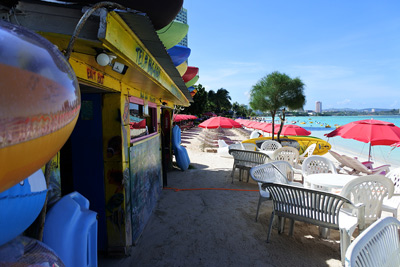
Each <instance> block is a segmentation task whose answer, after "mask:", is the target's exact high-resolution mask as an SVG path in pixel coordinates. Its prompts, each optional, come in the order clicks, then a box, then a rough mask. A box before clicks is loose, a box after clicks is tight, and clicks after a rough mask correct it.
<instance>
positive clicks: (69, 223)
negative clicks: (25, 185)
mask: <svg viewBox="0 0 400 267" xmlns="http://www.w3.org/2000/svg"><path fill="white" fill-rule="evenodd" d="M43 243H45V244H46V245H48V246H49V247H50V248H52V249H53V250H54V251H55V252H56V253H57V255H58V256H59V257H60V258H61V260H62V261H63V262H64V264H65V266H67V267H83V266H97V213H96V212H94V211H91V210H89V200H87V199H86V198H85V197H84V196H82V195H81V194H79V193H78V192H73V193H71V194H68V195H66V196H64V197H63V198H61V199H60V200H59V201H58V202H57V203H56V204H55V205H54V206H53V207H52V208H51V209H50V210H49V211H48V212H47V215H46V221H45V224H44V231H43Z"/></svg>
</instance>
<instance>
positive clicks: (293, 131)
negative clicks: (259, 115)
mask: <svg viewBox="0 0 400 267" xmlns="http://www.w3.org/2000/svg"><path fill="white" fill-rule="evenodd" d="M275 130H276V128H275ZM278 131H279V127H278V130H276V133H278ZM281 134H282V135H310V134H311V132H310V131H308V130H306V129H304V128H303V127H300V126H298V125H294V124H285V125H283V127H282V132H281Z"/></svg>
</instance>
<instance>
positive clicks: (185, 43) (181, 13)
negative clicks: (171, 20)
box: [175, 7, 188, 47]
mask: <svg viewBox="0 0 400 267" xmlns="http://www.w3.org/2000/svg"><path fill="white" fill-rule="evenodd" d="M175 20H177V21H180V22H182V23H185V24H187V9H186V8H183V7H182V8H181V11H179V13H178V15H176V18H175ZM178 45H183V46H186V47H188V36H187V34H186V36H185V37H184V38H183V39H182V40H181V41H180V42H179V44H178Z"/></svg>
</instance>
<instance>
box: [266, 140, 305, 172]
mask: <svg viewBox="0 0 400 267" xmlns="http://www.w3.org/2000/svg"><path fill="white" fill-rule="evenodd" d="M270 158H271V159H272V160H285V161H287V162H289V164H290V165H292V167H293V171H294V173H296V174H299V175H302V172H301V166H300V165H299V164H297V161H298V159H299V151H298V150H297V149H296V148H294V147H290V146H284V147H281V148H278V149H277V150H275V151H274V152H273V153H272V155H271V156H270Z"/></svg>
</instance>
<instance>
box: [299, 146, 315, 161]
mask: <svg viewBox="0 0 400 267" xmlns="http://www.w3.org/2000/svg"><path fill="white" fill-rule="evenodd" d="M316 147H317V144H315V143H314V144H311V145H309V146H308V147H307V149H306V150H305V151H304V152H303V154H301V155H299V163H300V162H303V161H304V160H305V159H306V158H308V157H310V156H312V154H313V153H314V150H315V148H316Z"/></svg>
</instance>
